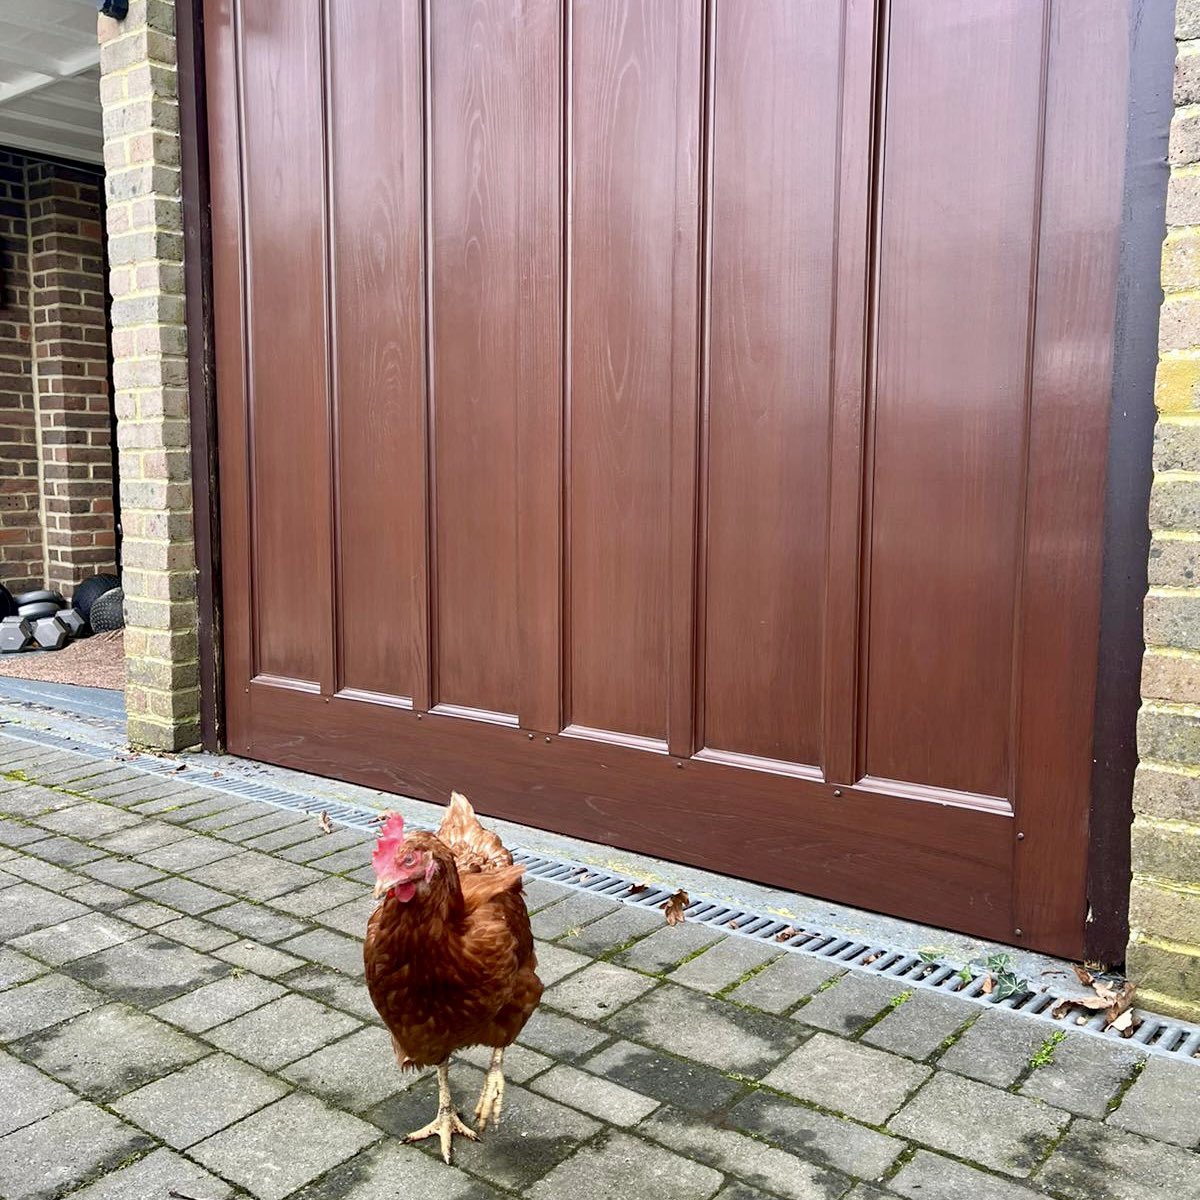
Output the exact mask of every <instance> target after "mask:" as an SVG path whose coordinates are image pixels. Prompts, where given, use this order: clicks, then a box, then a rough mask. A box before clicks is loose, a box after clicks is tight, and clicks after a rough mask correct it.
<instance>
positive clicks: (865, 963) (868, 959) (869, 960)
mask: <svg viewBox="0 0 1200 1200" xmlns="http://www.w3.org/2000/svg"><path fill="white" fill-rule="evenodd" d="M882 954H883V951H882V950H876V951H875V953H874V954H868V955H867V957H866V958H864V959H863V966H864V967H865V966H868V965H869V964H870V963H873V962H874V961H875V960H876V959H877V958H879V957H880V956H881V955H882Z"/></svg>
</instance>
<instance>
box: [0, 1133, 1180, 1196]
mask: <svg viewBox="0 0 1200 1200" xmlns="http://www.w3.org/2000/svg"><path fill="white" fill-rule="evenodd" d="M0 1145H3V1143H2V1142H0ZM1038 1182H1039V1184H1041V1186H1042V1187H1045V1188H1049V1189H1051V1190H1052V1191H1054V1192H1055V1193H1061V1194H1062V1195H1063V1196H1067V1197H1069V1198H1070V1200H1110V1198H1111V1200H1182V1198H1183V1197H1185V1196H1186V1197H1189V1200H1190V1198H1191V1197H1195V1196H1197V1195H1200V1183H1198V1181H1197V1172H1196V1156H1195V1155H1194V1154H1192V1153H1190V1152H1189V1151H1187V1150H1181V1149H1180V1148H1179V1147H1177V1146H1172V1145H1170V1144H1168V1143H1165V1142H1157V1141H1151V1140H1149V1139H1148V1138H1144V1137H1140V1136H1139V1135H1138V1134H1135V1133H1126V1132H1125V1131H1124V1130H1122V1129H1113V1128H1112V1127H1111V1126H1108V1125H1101V1124H1100V1123H1099V1122H1098V1121H1088V1120H1085V1119H1082V1118H1081V1119H1078V1120H1076V1121H1075V1123H1074V1124H1073V1125H1072V1126H1071V1129H1070V1131H1069V1132H1068V1134H1067V1136H1066V1137H1065V1138H1063V1140H1062V1141H1061V1142H1059V1144H1058V1146H1057V1147H1056V1148H1055V1151H1054V1153H1053V1154H1052V1155H1051V1156H1050V1160H1049V1162H1047V1163H1046V1165H1045V1166H1044V1167H1043V1168H1042V1170H1041V1171H1040V1172H1039V1173H1038Z"/></svg>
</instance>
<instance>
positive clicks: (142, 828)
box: [96, 820, 187, 857]
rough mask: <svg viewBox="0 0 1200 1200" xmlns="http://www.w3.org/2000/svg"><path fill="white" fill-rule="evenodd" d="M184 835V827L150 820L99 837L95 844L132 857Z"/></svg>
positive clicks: (185, 831) (111, 851) (113, 852)
mask: <svg viewBox="0 0 1200 1200" xmlns="http://www.w3.org/2000/svg"><path fill="white" fill-rule="evenodd" d="M185 837H187V830H186V829H180V828H178V827H177V826H175V825H171V824H169V823H168V822H166V821H155V820H150V821H142V822H141V823H140V824H137V825H133V826H130V828H128V829H121V830H118V831H117V832H116V833H110V834H108V836H107V837H102V838H99V839H97V842H96V845H98V846H101V847H103V848H104V849H105V850H108V851H109V852H110V853H112V854H122V855H125V856H127V857H132V856H133V855H135V854H145V853H146V852H147V851H149V850H157V849H158V848H159V847H160V846H169V845H170V844H171V843H172V842H178V841H180V840H181V839H182V838H185Z"/></svg>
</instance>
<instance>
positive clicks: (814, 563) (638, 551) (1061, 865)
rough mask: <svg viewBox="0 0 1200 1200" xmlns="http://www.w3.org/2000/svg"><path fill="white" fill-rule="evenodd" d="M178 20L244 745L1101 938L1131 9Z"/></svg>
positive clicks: (356, 775) (346, 773)
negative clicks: (1112, 459)
mask: <svg viewBox="0 0 1200 1200" xmlns="http://www.w3.org/2000/svg"><path fill="white" fill-rule="evenodd" d="M205 17H206V23H207V29H206V50H207V71H208V96H209V121H210V136H211V140H212V164H211V168H212V189H213V195H212V202H213V242H214V246H213V253H214V287H215V309H216V352H217V369H218V404H219V435H220V497H221V514H222V557H223V571H224V627H225V635H224V636H225V664H226V685H227V694H226V708H227V728H228V741H229V745H230V747H231V749H232V750H234V751H235V752H237V753H240V754H244V755H248V756H251V757H254V758H258V759H262V760H266V761H271V762H276V763H281V764H284V765H287V766H291V767H297V768H302V769H305V770H309V771H316V772H319V773H322V774H328V775H334V776H341V777H344V778H347V779H353V780H357V781H361V782H365V783H369V784H373V785H376V786H380V787H383V788H387V789H390V790H394V791H397V792H404V793H409V794H413V795H417V796H422V797H427V798H431V799H444V798H445V797H446V795H447V793H448V791H449V789H451V788H452V787H457V788H460V789H462V790H464V791H466V792H467V793H468V794H469V795H470V796H471V798H472V799H473V800H475V801H476V802H477V804H478V805H479V807H480V808H481V809H482V810H483V811H485V812H488V813H492V814H495V815H498V816H504V817H509V818H514V819H517V820H521V821H525V822H530V823H532V824H535V825H538V826H542V827H545V828H548V829H555V830H559V831H563V832H566V833H570V834H576V835H582V836H584V837H587V838H591V839H594V840H597V841H601V842H605V843H609V844H611V845H614V846H616V847H625V848H629V849H635V850H640V851H646V852H649V853H652V854H657V855H660V856H663V857H666V858H670V859H675V860H679V861H684V862H690V863H697V864H702V865H704V866H707V867H711V868H715V869H716V870H719V871H723V872H726V873H728V874H731V875H736V876H744V877H749V878H752V879H756V880H761V881H765V882H768V883H773V884H780V885H784V886H787V887H792V888H797V889H800V890H803V891H806V892H810V893H813V894H816V895H819V896H825V897H829V898H832V899H836V900H840V901H845V902H849V903H853V904H857V905H861V906H864V907H867V908H872V909H878V910H883V911H886V912H889V913H894V914H898V915H901V916H905V917H910V918H915V919H918V920H921V921H926V922H930V923H932V924H935V925H942V926H948V927H951V928H954V929H960V930H964V931H967V932H970V933H975V934H980V935H984V936H988V937H992V938H998V939H1001V940H1005V941H1014V942H1019V943H1022V944H1026V945H1029V946H1032V947H1036V948H1039V949H1042V950H1048V951H1054V952H1059V953H1064V954H1079V953H1080V952H1081V951H1082V947H1083V930H1084V920H1085V913H1086V907H1087V899H1086V861H1087V844H1088V795H1089V775H1090V766H1091V749H1092V747H1091V729H1092V710H1093V700H1094V691H1095V662H1096V653H1097V630H1098V615H1097V614H1098V598H1099V579H1100V567H1101V563H1100V548H1101V525H1102V510H1103V490H1104V470H1105V454H1106V436H1107V435H1106V415H1107V408H1108V398H1109V393H1110V384H1111V351H1112V346H1111V343H1112V333H1113V329H1112V326H1113V307H1114V287H1115V284H1114V280H1115V263H1116V249H1117V241H1118V238H1117V232H1118V224H1119V216H1120V196H1121V163H1122V159H1123V148H1122V147H1123V122H1124V113H1125V106H1124V96H1123V81H1124V78H1125V55H1126V45H1125V43H1126V13H1125V11H1124V5H1123V4H1118V3H1114V2H1113V0H972V3H970V4H964V3H962V2H961V0H891V2H890V3H888V2H887V0H883V2H881V3H879V4H876V3H874V2H867V0H843V2H842V3H835V2H834V0H708V2H707V3H705V2H702V0H677V2H672V3H665V2H664V0H426V2H425V3H424V4H422V3H420V2H418V0H403V2H400V0H354V2H353V3H332V2H326V3H319V2H318V0H303V2H299V0H253V2H252V3H251V2H249V0H217V2H216V3H206V4H205Z"/></svg>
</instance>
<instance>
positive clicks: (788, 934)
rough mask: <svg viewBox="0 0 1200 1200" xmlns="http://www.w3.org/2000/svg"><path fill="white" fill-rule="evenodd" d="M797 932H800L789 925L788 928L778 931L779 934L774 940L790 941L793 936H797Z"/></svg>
mask: <svg viewBox="0 0 1200 1200" xmlns="http://www.w3.org/2000/svg"><path fill="white" fill-rule="evenodd" d="M799 932H800V930H798V929H796V928H795V927H794V926H792V925H789V926H788V927H787V928H786V929H781V930H780V931H779V932H778V933H777V934H776V935H775V940H776V941H777V942H786V941H790V940H791V939H792V938H794V937H795V936H796V935H797V934H798V933H799Z"/></svg>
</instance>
